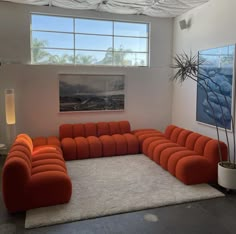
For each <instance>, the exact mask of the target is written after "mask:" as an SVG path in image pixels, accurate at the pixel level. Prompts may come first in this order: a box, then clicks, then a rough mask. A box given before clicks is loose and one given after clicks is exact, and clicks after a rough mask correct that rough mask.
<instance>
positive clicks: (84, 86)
mask: <svg viewBox="0 0 236 234" xmlns="http://www.w3.org/2000/svg"><path fill="white" fill-rule="evenodd" d="M124 90H125V77H124V75H114V74H109V75H108V74H59V96H60V112H74V111H122V110H124V106H125V93H124Z"/></svg>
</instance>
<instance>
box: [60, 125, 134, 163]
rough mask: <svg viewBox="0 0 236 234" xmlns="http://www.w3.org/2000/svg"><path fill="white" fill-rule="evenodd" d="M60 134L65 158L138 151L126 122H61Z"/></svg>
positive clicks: (95, 156)
mask: <svg viewBox="0 0 236 234" xmlns="http://www.w3.org/2000/svg"><path fill="white" fill-rule="evenodd" d="M59 134H60V139H61V147H62V150H63V156H64V158H65V160H75V159H86V158H97V157H106V156H115V155H125V154H137V153H139V142H138V139H137V137H136V136H135V135H134V134H132V133H131V130H130V123H129V122H128V121H120V122H99V123H86V124H63V125H61V126H60V128H59Z"/></svg>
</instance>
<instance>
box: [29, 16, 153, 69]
mask: <svg viewBox="0 0 236 234" xmlns="http://www.w3.org/2000/svg"><path fill="white" fill-rule="evenodd" d="M31 62H32V63H33V64H93V65H113V66H148V64H149V25H148V24H147V23H131V22H119V21H108V20H94V19H82V18H71V17H59V16H48V15H37V14H32V15H31Z"/></svg>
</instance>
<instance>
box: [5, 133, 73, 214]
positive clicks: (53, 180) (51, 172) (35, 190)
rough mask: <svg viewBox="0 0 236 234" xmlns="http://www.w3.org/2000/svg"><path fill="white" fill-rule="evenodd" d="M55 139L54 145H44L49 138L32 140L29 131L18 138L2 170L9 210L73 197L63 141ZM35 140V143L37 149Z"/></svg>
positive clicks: (54, 202)
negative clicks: (64, 157) (61, 145)
mask: <svg viewBox="0 0 236 234" xmlns="http://www.w3.org/2000/svg"><path fill="white" fill-rule="evenodd" d="M56 139H57V138H54V140H55V142H56V143H55V145H53V144H52V145H41V144H44V143H46V142H48V139H46V138H45V139H44V141H42V139H40V138H39V139H37V138H36V139H35V140H33V141H32V140H31V138H30V137H29V136H28V135H26V134H20V135H18V137H17V138H16V140H15V142H14V144H13V145H12V147H11V149H10V152H9V154H8V156H7V158H6V162H5V164H4V167H3V172H2V191H3V199H4V202H5V205H6V207H7V209H8V210H9V211H10V212H17V211H25V210H29V209H33V208H37V207H42V206H50V205H57V204H62V203H66V202H68V201H69V200H70V197H71V193H72V184H71V180H70V178H69V176H68V174H67V169H66V165H65V161H64V159H63V156H62V151H61V149H60V147H59V146H58V145H59V144H60V142H59V141H58V140H56ZM38 140H39V141H38ZM33 142H35V143H36V147H35V148H34V145H33ZM49 142H50V140H49ZM51 143H52V142H51ZM58 147H59V148H58Z"/></svg>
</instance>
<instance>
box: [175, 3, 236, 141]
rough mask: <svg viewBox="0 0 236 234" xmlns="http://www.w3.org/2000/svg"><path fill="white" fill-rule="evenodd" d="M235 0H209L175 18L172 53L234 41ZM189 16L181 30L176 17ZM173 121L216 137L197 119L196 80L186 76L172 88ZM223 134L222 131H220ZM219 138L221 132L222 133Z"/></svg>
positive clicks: (213, 132)
mask: <svg viewBox="0 0 236 234" xmlns="http://www.w3.org/2000/svg"><path fill="white" fill-rule="evenodd" d="M235 9H236V1H235V0H224V1H222V0H211V1H210V2H208V3H206V4H204V5H202V6H201V7H198V8H196V9H193V10H191V11H189V12H188V13H186V14H184V15H182V16H180V17H178V18H176V19H175V21H174V35H173V36H174V40H173V45H174V46H173V47H174V49H173V50H174V54H175V53H181V52H183V51H185V52H187V53H188V52H189V51H192V52H193V53H197V51H198V50H202V49H207V48H214V47H219V46H224V45H230V44H234V43H235V42H236V28H235V22H236V14H235ZM182 19H186V20H189V19H191V20H192V25H191V27H190V28H189V29H185V30H180V27H179V21H180V20H182ZM172 105H173V106H172V122H173V123H174V124H177V125H180V126H182V127H185V128H188V129H192V130H196V131H198V132H201V133H203V134H206V135H209V136H211V137H216V131H215V128H214V127H208V126H206V125H201V124H198V123H197V122H196V83H195V82H193V81H191V80H188V81H186V82H184V83H183V85H182V86H180V85H179V84H175V85H174V88H173V104H172ZM221 134H222V132H221ZM222 140H224V138H223V134H222Z"/></svg>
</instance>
